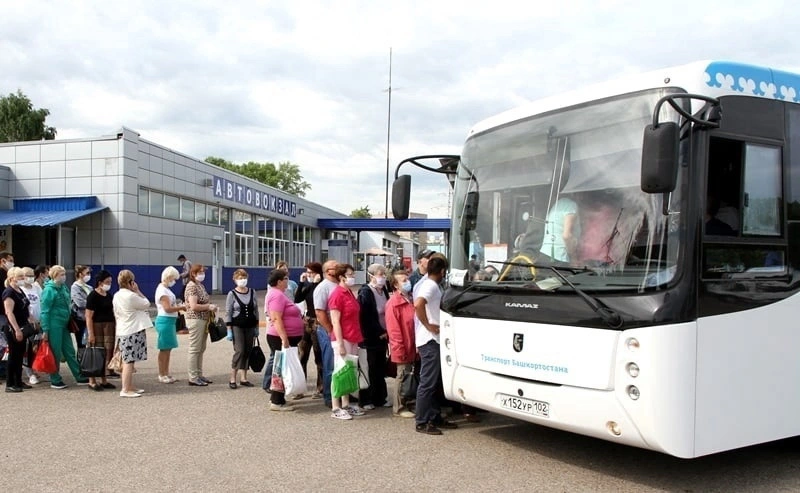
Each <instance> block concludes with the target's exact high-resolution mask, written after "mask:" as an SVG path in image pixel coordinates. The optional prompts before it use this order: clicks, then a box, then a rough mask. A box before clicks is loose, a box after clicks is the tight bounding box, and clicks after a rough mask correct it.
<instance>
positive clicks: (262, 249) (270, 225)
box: [257, 216, 275, 267]
mask: <svg viewBox="0 0 800 493" xmlns="http://www.w3.org/2000/svg"><path fill="white" fill-rule="evenodd" d="M257 236H258V265H260V266H262V267H269V266H274V265H275V223H274V221H273V220H272V219H268V218H266V217H263V216H258V235H257Z"/></svg>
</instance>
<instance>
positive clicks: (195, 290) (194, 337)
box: [184, 264, 217, 387]
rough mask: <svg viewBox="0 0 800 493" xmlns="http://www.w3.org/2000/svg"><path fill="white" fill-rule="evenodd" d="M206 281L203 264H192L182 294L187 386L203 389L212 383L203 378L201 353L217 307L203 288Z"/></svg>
mask: <svg viewBox="0 0 800 493" xmlns="http://www.w3.org/2000/svg"><path fill="white" fill-rule="evenodd" d="M205 279H206V268H205V266H204V265H203V264H194V265H193V266H192V268H191V269H189V282H187V283H186V291H185V293H184V297H185V302H186V305H187V306H186V313H185V315H184V316H185V317H186V327H187V328H188V329H189V385H193V386H196V387H205V386H207V385H208V384H210V383H212V382H211V380H209V379H207V378H206V377H204V376H203V353H205V351H206V342H207V340H208V334H207V333H206V326H207V324H208V319H209V317H210V316H212V313H211V312H216V311H217V305H215V304H213V303H211V296H209V294H208V291H206V288H205V286H203V281H204V280H205Z"/></svg>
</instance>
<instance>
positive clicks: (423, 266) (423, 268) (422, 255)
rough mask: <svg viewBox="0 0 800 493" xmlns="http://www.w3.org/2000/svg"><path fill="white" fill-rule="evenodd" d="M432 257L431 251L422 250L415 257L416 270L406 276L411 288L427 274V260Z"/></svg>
mask: <svg viewBox="0 0 800 493" xmlns="http://www.w3.org/2000/svg"><path fill="white" fill-rule="evenodd" d="M431 255H433V250H428V249H427V248H426V249H425V250H422V251H421V252H419V255H417V268H416V270H415V271H414V272H412V273H411V275H410V276H408V280H409V281H411V288H412V289H413V288H414V285H415V284H416V283H417V282H418V281H419V280H420V279H422V278H423V276H425V274H427V273H428V259H429V258H431Z"/></svg>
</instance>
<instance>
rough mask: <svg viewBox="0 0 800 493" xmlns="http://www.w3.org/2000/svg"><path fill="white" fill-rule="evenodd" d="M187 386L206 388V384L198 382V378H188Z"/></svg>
mask: <svg viewBox="0 0 800 493" xmlns="http://www.w3.org/2000/svg"><path fill="white" fill-rule="evenodd" d="M189 385H191V386H193V387H207V386H208V384H207V383H205V382H204V381H202V380H200V379H199V378H190V379H189Z"/></svg>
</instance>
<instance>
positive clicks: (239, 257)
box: [233, 211, 253, 266]
mask: <svg viewBox="0 0 800 493" xmlns="http://www.w3.org/2000/svg"><path fill="white" fill-rule="evenodd" d="M233 220H234V264H236V265H240V266H248V265H252V261H253V217H252V215H251V214H249V213H247V212H242V211H236V212H235V213H234V215H233Z"/></svg>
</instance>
